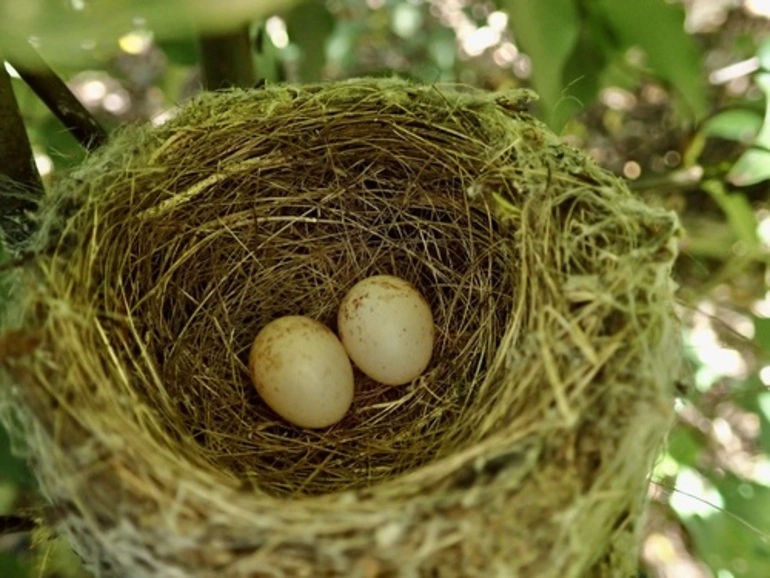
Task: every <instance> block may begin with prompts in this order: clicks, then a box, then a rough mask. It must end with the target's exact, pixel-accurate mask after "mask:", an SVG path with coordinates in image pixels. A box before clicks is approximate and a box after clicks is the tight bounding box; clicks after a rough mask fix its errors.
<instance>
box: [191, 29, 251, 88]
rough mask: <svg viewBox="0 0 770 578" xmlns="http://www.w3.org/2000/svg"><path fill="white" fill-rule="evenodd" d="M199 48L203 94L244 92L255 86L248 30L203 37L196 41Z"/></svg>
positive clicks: (209, 34) (210, 34)
mask: <svg viewBox="0 0 770 578" xmlns="http://www.w3.org/2000/svg"><path fill="white" fill-rule="evenodd" d="M199 48H200V56H201V70H202V73H203V87H204V88H205V89H206V90H221V89H225V88H231V87H241V88H248V87H252V86H254V85H255V84H256V81H257V75H256V73H255V71H254V62H253V57H252V53H251V43H250V42H249V28H248V26H241V27H239V28H238V29H236V30H230V31H227V32H219V33H213V32H212V33H204V34H202V35H201V37H200V40H199Z"/></svg>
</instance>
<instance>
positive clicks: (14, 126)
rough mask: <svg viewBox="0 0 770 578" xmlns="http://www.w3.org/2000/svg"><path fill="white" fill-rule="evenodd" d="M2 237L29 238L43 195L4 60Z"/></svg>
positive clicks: (0, 70) (0, 78) (0, 91)
mask: <svg viewBox="0 0 770 578" xmlns="http://www.w3.org/2000/svg"><path fill="white" fill-rule="evenodd" d="M0 134H1V138H0V233H4V234H5V238H6V240H7V241H8V242H9V243H11V244H16V243H19V242H21V241H22V240H24V239H25V238H26V237H27V234H28V231H29V228H30V222H29V215H30V214H31V213H32V212H33V211H34V210H35V209H36V208H37V202H38V200H39V199H40V197H41V196H42V195H43V182H42V181H41V180H40V174H39V173H38V172H37V168H36V167H35V158H34V156H33V154H32V147H31V145H30V143H29V138H28V137H27V130H26V128H25V127H24V121H23V119H22V118H21V112H20V111H19V106H18V103H17V102H16V97H15V95H14V93H13V86H11V77H10V75H9V74H8V71H7V70H6V69H5V66H4V65H3V61H2V58H0Z"/></svg>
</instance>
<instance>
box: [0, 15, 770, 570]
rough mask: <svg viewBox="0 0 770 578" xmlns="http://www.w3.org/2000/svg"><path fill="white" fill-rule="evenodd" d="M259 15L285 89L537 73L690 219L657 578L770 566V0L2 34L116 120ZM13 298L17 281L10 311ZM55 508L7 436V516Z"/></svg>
mask: <svg viewBox="0 0 770 578" xmlns="http://www.w3.org/2000/svg"><path fill="white" fill-rule="evenodd" d="M762 6H764V8H765V12H764V13H762V12H759V10H760V8H761V7H762ZM752 10H753V12H752ZM244 22H250V23H251V27H250V29H251V41H252V45H253V49H254V53H253V60H254V65H255V67H256V70H257V72H258V75H259V76H260V78H262V79H264V80H265V81H267V82H278V81H284V80H286V81H292V82H306V81H314V80H319V79H337V78H345V77H350V76H357V75H387V74H399V75H401V76H406V77H410V78H414V79H416V80H420V81H425V82H451V83H465V84H472V85H476V86H480V87H483V88H488V89H508V88H512V87H518V86H531V87H533V88H535V89H536V90H537V91H538V92H539V93H540V96H541V100H540V101H539V103H537V104H536V105H535V109H534V111H535V113H536V114H538V115H540V116H541V117H542V118H543V119H544V120H545V121H546V122H547V123H549V124H550V126H551V127H553V128H554V129H555V130H556V131H557V132H559V133H560V134H561V135H562V137H563V138H564V140H565V141H566V142H569V143H571V144H574V145H576V146H580V147H582V148H584V149H586V150H587V151H588V152H589V153H590V154H592V155H593V156H594V157H595V158H596V160H597V161H598V162H599V163H601V164H602V165H604V166H605V167H607V168H608V169H610V170H612V171H614V172H616V173H617V174H620V175H623V176H625V177H627V178H628V179H629V184H630V186H631V187H632V188H633V190H634V191H635V192H636V193H637V194H638V195H640V196H641V197H643V198H645V199H646V200H648V201H649V202H650V203H653V204H656V205H658V206H662V207H666V208H669V209H671V210H674V211H676V212H677V213H678V214H679V215H680V218H681V220H682V222H683V224H684V226H685V230H686V234H685V236H684V238H683V239H682V242H681V258H680V259H679V262H678V263H677V267H676V271H675V273H674V274H675V278H676V281H677V282H678V283H679V285H680V300H681V302H680V303H679V312H680V316H681V318H682V322H683V337H684V342H685V344H686V348H687V349H686V352H687V356H688V362H689V366H690V368H691V375H688V376H687V377H686V378H685V380H684V383H683V386H682V387H683V389H682V392H681V395H680V397H679V399H678V400H677V423H676V427H675V428H674V429H673V431H672V432H671V434H670V436H669V439H668V442H667V445H666V448H665V451H664V452H663V453H662V455H661V458H660V461H659V463H658V464H657V466H656V468H655V471H654V472H653V473H652V476H651V484H650V496H651V508H650V516H649V522H648V527H647V530H646V536H645V540H644V547H643V551H642V559H641V562H642V565H643V567H644V571H645V572H646V574H647V575H648V576H650V577H653V576H654V577H660V578H678V577H680V576H688V577H692V578H708V577H711V576H716V577H718V578H759V577H762V576H770V545H769V544H770V457H768V454H769V453H770V389H769V388H768V384H770V268H768V265H770V195H768V183H770V106H768V102H770V2H761V1H759V0H755V1H754V2H751V3H749V2H745V3H740V2H736V1H734V0H634V1H633V2H631V1H618V0H550V1H548V2H545V1H541V0H497V1H496V2H493V1H482V0H367V1H366V2H364V1H362V0H327V1H325V2H324V1H321V0H279V1H277V2H276V1H270V2H268V1H266V0H218V1H217V2H210V1H209V0H132V1H129V0H66V1H65V0H18V1H8V0H6V1H5V2H2V3H0V44H2V43H3V42H19V41H22V40H20V39H23V38H31V39H32V40H33V44H34V45H35V46H37V47H38V48H39V51H40V53H41V54H42V55H43V56H44V57H45V58H46V59H47V60H48V61H49V62H50V63H51V64H52V66H53V67H54V69H55V70H56V71H57V73H58V74H60V75H61V76H62V77H63V78H64V79H66V80H67V81H68V82H69V85H70V87H71V88H72V90H73V91H74V92H75V93H76V95H77V96H78V97H79V98H80V99H81V101H83V103H84V104H85V105H86V106H87V108H88V109H89V110H90V112H91V113H92V114H93V115H94V117H96V118H97V119H98V120H99V121H100V122H101V123H102V124H103V125H105V126H107V127H108V128H110V129H114V128H115V127H117V126H119V125H121V124H123V123H127V122H144V121H155V122H159V121H162V119H163V118H164V117H165V115H166V114H168V111H169V110H172V109H173V107H174V106H176V105H177V104H179V103H181V102H183V101H184V100H185V99H187V98H189V97H190V96H191V95H193V94H195V93H196V92H197V91H199V90H200V73H199V71H198V70H197V68H196V64H197V62H198V42H197V39H196V36H195V34H196V33H205V32H207V31H216V30H223V29H227V28H230V27H234V26H236V25H239V24H243V23H244ZM14 88H15V89H16V94H17V97H18V100H19V103H20V106H21V109H22V112H23V116H24V120H25V122H26V125H27V127H28V133H29V137H30V140H31V142H32V145H33V148H34V150H35V153H36V155H37V157H38V158H37V160H38V166H39V167H40V168H41V171H42V172H43V173H44V178H45V179H46V180H47V181H48V180H50V179H51V178H54V176H55V174H56V172H57V171H61V170H66V169H68V168H70V167H73V166H76V165H77V164H78V163H79V162H80V161H81V160H82V159H83V158H84V153H83V152H82V151H81V150H80V149H79V148H78V146H77V144H76V142H75V140H74V139H73V138H72V137H71V136H70V135H69V134H68V133H67V132H66V131H65V130H63V129H62V127H61V125H60V124H59V123H58V122H57V121H56V120H55V119H54V118H53V116H52V115H51V114H50V112H49V111H47V110H46V109H45V107H44V106H43V105H42V104H41V103H40V102H39V101H38V99H37V98H36V97H35V96H34V94H32V92H31V91H30V90H29V89H28V88H27V87H26V86H25V85H24V84H23V83H22V82H21V81H20V80H18V79H16V80H15V81H14ZM0 259H2V257H1V256H0ZM7 290H8V288H7V286H4V285H3V284H2V276H1V274H0V304H1V302H2V299H3V295H4V293H3V292H4V291H7ZM0 311H1V309H0ZM39 502H40V501H39V497H38V496H37V494H36V492H35V489H34V483H33V481H32V479H31V477H30V474H29V472H28V471H27V470H26V467H25V465H24V464H23V462H21V461H20V460H18V459H17V458H14V457H12V455H11V453H10V451H9V442H8V440H7V436H5V435H4V434H3V433H2V431H1V430H0V514H4V513H9V512H16V511H19V510H22V509H25V508H29V507H31V508H34V507H36V505H38V504H39ZM80 572H81V571H80V570H78V569H77V562H76V559H75V557H74V556H73V555H72V553H71V552H70V551H69V550H68V548H67V547H66V544H65V542H64V541H63V540H61V539H53V538H51V537H50V536H49V535H48V534H47V530H46V529H45V528H41V529H40V530H39V531H37V532H35V533H34V534H33V535H32V536H28V535H19V534H14V535H9V536H0V576H2V577H3V578H6V577H8V578H28V577H31V576H36V577H38V576H41V577H46V576H47V577H52V576H77V575H81V574H80Z"/></svg>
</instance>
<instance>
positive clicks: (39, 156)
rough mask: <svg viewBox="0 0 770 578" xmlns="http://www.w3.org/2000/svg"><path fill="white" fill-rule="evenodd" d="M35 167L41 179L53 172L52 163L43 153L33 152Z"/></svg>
mask: <svg viewBox="0 0 770 578" xmlns="http://www.w3.org/2000/svg"><path fill="white" fill-rule="evenodd" d="M35 166H36V167H37V172H38V173H40V176H41V177H45V176H47V175H50V174H51V173H52V172H53V161H52V160H51V157H49V156H48V155H47V154H45V153H41V152H37V151H35Z"/></svg>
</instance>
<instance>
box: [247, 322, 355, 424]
mask: <svg viewBox="0 0 770 578" xmlns="http://www.w3.org/2000/svg"><path fill="white" fill-rule="evenodd" d="M249 373H250V374H251V379H252V381H253V382H254V385H255V386H256V388H257V391H258V392H259V395H260V397H262V399H263V400H264V401H265V403H266V404H267V405H268V406H270V407H271V408H272V409H273V411H275V412H276V413H277V414H278V415H280V416H281V417H283V418H284V419H286V420H287V421H290V422H291V423H293V424H296V425H298V426H302V427H306V428H323V427H327V426H329V425H332V424H334V423H336V422H338V421H340V420H341V419H342V418H343V416H344V415H345V413H346V412H347V411H348V409H349V408H350V405H351V403H352V401H353V390H354V385H353V368H352V366H351V365H350V359H348V356H347V353H346V352H345V348H344V347H343V346H342V343H340V340H339V339H337V336H336V335H334V333H333V332H332V331H331V330H330V329H329V328H328V327H326V326H325V325H324V324H322V323H319V322H318V321H316V320H314V319H311V318H309V317H304V316H300V315H289V316H286V317H280V318H278V319H275V320H274V321H271V322H270V323H268V324H267V325H265V327H263V328H262V330H261V331H260V332H259V334H257V337H256V338H255V339H254V343H253V344H252V346H251V352H250V354H249Z"/></svg>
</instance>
